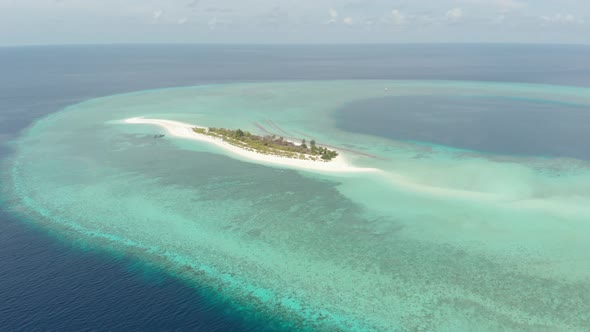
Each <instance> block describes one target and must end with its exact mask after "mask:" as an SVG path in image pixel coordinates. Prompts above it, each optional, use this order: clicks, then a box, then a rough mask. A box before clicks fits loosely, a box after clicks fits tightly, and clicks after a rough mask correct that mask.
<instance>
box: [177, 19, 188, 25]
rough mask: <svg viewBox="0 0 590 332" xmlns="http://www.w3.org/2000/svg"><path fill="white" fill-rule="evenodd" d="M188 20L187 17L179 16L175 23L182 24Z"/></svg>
mask: <svg viewBox="0 0 590 332" xmlns="http://www.w3.org/2000/svg"><path fill="white" fill-rule="evenodd" d="M187 21H188V19H187V18H186V17H183V18H179V19H178V21H176V23H178V24H179V25H183V24H185V23H186V22H187Z"/></svg>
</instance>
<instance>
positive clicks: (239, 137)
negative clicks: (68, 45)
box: [115, 117, 380, 173]
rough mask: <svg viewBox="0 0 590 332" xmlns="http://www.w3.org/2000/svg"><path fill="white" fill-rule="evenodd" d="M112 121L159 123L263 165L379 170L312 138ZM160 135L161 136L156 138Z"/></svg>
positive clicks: (318, 169) (166, 122)
mask: <svg viewBox="0 0 590 332" xmlns="http://www.w3.org/2000/svg"><path fill="white" fill-rule="evenodd" d="M115 122H116V123H124V124H136V125H138V124H143V125H155V126H159V127H161V128H163V129H165V130H166V132H167V134H169V135H170V137H174V138H181V139H189V140H194V141H199V142H203V143H207V144H210V145H212V146H216V147H218V148H220V149H222V150H223V151H225V152H226V154H227V155H228V156H230V157H232V158H236V159H240V160H242V161H248V162H253V163H257V164H262V165H266V166H279V167H287V168H295V169H299V170H305V171H314V172H323V173H326V172H328V173H365V172H380V170H379V169H376V168H368V167H356V166H353V165H351V164H349V163H348V162H347V160H346V158H344V156H343V155H342V152H340V151H335V150H332V149H329V148H327V147H325V146H319V145H317V144H316V142H315V141H309V144H308V142H307V141H305V140H301V141H300V142H293V141H289V139H285V138H281V137H277V136H276V135H272V134H271V135H266V136H258V135H254V134H252V133H248V132H246V131H244V130H241V129H236V130H228V129H221V128H207V127H202V126H198V125H195V124H191V123H185V122H180V121H175V120H168V119H150V118H144V117H134V118H128V119H125V120H123V121H115ZM159 135H162V134H159ZM159 135H157V136H159ZM165 137H169V136H168V135H166V136H165ZM162 138H164V136H162V137H161V138H160V139H162Z"/></svg>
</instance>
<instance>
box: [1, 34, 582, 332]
mask: <svg viewBox="0 0 590 332" xmlns="http://www.w3.org/2000/svg"><path fill="white" fill-rule="evenodd" d="M588 59H590V47H588V46H537V45H529V46H511V45H472V46H466V45H446V46H443V45H387V46H386V45H373V46H371V45H362V46H360V45H349V46H335V45H332V46H227V45H226V46H222V45H220V46H211V45H200V46H194V45H193V46H178V45H177V46H170V45H152V46H60V47H17V48H0V140H1V142H2V143H3V144H2V145H0V159H2V160H4V159H5V158H8V157H9V156H10V154H11V148H10V141H11V140H12V139H14V138H15V137H17V136H18V134H19V132H21V131H22V130H23V129H24V128H26V127H27V126H28V125H29V124H31V123H32V122H33V121H35V120H36V119H38V118H40V117H42V116H44V115H47V114H49V113H52V112H56V111H59V110H60V109H62V108H63V107H65V106H67V105H70V104H74V103H77V102H80V101H83V100H86V99H89V98H93V97H98V96H105V95H111V94H116V93H123V92H129V91H134V90H142V89H149V88H161V87H173V86H183V85H195V84H204V83H214V82H230V81H255V80H297V79H444V80H484V81H512V82H529V83H550V84H566V85H580V86H588V85H590V62H588ZM375 116H377V114H376V115H375ZM406 120H407V121H412V119H406ZM408 138H413V139H416V137H408ZM443 143H444V142H443ZM529 148H530V147H529ZM0 161H1V160H0ZM0 185H1V184H0ZM33 225H34V224H32V223H30V222H29V221H23V220H16V219H15V218H13V217H12V216H11V213H10V211H7V210H6V209H5V205H4V204H3V205H2V206H0V330H2V331H83V330H109V331H128V330H141V331H149V330H197V331H260V330H265V329H266V330H272V329H276V328H277V327H276V326H275V325H270V324H269V320H267V319H266V318H261V317H257V318H247V317H244V316H242V314H241V313H239V312H235V311H233V312H232V311H228V308H227V307H226V306H225V305H224V304H223V303H220V302H215V301H211V300H209V299H210V298H211V297H210V296H207V294H206V293H205V292H204V291H202V290H199V289H195V288H194V287H189V286H187V285H186V284H184V283H183V282H182V281H180V280H177V279H175V278H174V277H172V276H169V275H167V274H165V273H164V272H162V271H159V270H158V269H155V268H153V267H151V266H146V265H142V264H141V263H138V262H134V261H132V260H131V259H130V258H128V257H124V256H122V257H121V256H115V255H113V254H110V253H106V252H101V251H97V250H95V249H93V248H84V247H82V246H80V245H78V244H76V243H74V242H72V241H70V240H68V239H60V238H59V237H57V236H54V235H51V234H47V232H46V231H45V230H43V229H39V228H37V227H35V226H33Z"/></svg>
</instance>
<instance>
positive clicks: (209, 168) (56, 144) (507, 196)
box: [0, 45, 590, 331]
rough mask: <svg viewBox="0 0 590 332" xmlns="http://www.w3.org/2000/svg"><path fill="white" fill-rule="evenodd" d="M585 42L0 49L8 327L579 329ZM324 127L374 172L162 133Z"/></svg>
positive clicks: (584, 282)
mask: <svg viewBox="0 0 590 332" xmlns="http://www.w3.org/2000/svg"><path fill="white" fill-rule="evenodd" d="M589 56H590V47H586V46H537V45H530V46H514V45H471V46H466V45H387V46H383V45H346V46H344V45H339V46H338V45H336V46H302V45H301V46H229V45H226V46H221V45H217V46H213V45H200V46H170V45H153V46H79V47H73V46H71V47H70V46H60V47H19V48H0V71H1V72H2V73H3V76H2V79H0V138H1V139H2V142H3V144H2V146H1V147H0V149H1V150H0V156H1V158H2V160H1V167H2V168H1V172H2V173H0V176H1V177H0V180H1V181H2V188H0V195H1V202H2V205H1V208H2V210H1V211H0V213H1V214H0V237H1V240H0V280H2V281H1V282H0V298H2V299H5V300H3V301H0V326H2V327H3V330H9V331H13V330H14V331H17V330H19V331H20V330H53V331H63V330H97V329H100V330H130V329H138V330H200V331H226V330H233V331H248V330H250V331H261V330H304V329H307V330H335V329H337V330H474V329H481V330H499V329H502V330H542V329H547V330H583V329H584V328H586V327H587V326H589V324H590V320H589V319H590V318H589V315H588V312H590V307H589V303H590V282H589V276H590V269H589V268H588V266H590V265H588V264H586V263H587V262H588V261H590V256H588V254H587V253H588V252H589V251H588V249H589V248H588V246H589V245H588V244H587V238H588V235H590V225H588V223H587V220H590V208H588V206H590V204H588V203H590V190H589V189H588V183H590V175H589V174H590V172H589V169H590V168H589V165H588V160H589V157H590V153H589V152H588V151H589V149H587V143H586V142H587V139H588V137H587V136H588V132H589V131H588V130H587V127H588V126H587V125H586V124H587V123H588V121H587V120H588V116H587V114H586V112H588V110H589V109H588V108H589V107H590V106H589V105H590V89H588V88H587V86H589V85H590V65H589V64H588V62H587V59H588V57H589ZM131 116H150V117H160V118H167V119H174V120H181V121H186V122H190V123H195V124H202V125H207V126H219V127H224V126H225V127H238V126H240V127H242V128H244V129H248V130H251V131H257V130H261V129H260V128H265V129H266V130H269V131H273V132H276V133H277V134H281V135H284V136H289V137H294V138H300V137H308V138H315V139H316V140H318V142H320V143H326V144H330V145H334V146H337V147H340V148H344V149H347V150H349V151H350V154H349V155H347V158H348V159H349V160H350V161H351V162H352V163H353V164H355V165H360V166H368V167H375V168H378V169H380V170H382V172H381V173H379V174H378V175H362V176H352V175H345V176H342V175H339V176H337V175H332V174H317V173H309V172H301V171H295V170H289V169H283V168H273V167H266V166H264V165H259V164H253V163H249V162H247V161H244V160H237V159H235V158H233V157H232V156H231V155H227V154H224V153H223V152H222V151H218V150H216V149H215V148H214V147H210V146H207V145H202V144H197V143H194V142H187V141H182V140H175V139H172V138H169V137H166V138H165V139H161V140H159V139H158V140H157V139H154V138H153V135H154V134H157V133H161V132H162V130H161V129H159V128H156V127H151V126H137V125H123V124H120V123H119V122H118V120H121V119H124V118H126V117H131Z"/></svg>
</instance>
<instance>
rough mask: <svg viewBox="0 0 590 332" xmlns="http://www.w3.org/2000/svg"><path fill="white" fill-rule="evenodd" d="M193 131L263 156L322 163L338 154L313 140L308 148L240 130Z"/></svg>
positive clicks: (201, 129)
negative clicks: (319, 161)
mask: <svg viewBox="0 0 590 332" xmlns="http://www.w3.org/2000/svg"><path fill="white" fill-rule="evenodd" d="M193 131H194V132H196V133H199V134H204V135H209V136H212V137H216V138H220V139H222V140H223V141H225V142H227V143H230V144H232V145H235V146H237V147H240V148H243V149H246V150H249V151H255V152H258V153H263V154H269V155H276V156H281V157H288V158H295V159H306V160H323V161H330V160H332V159H334V158H335V157H336V156H338V152H336V151H334V150H330V149H328V148H325V147H321V146H318V145H316V142H315V141H314V140H311V141H309V146H308V144H307V142H306V141H305V139H303V140H302V141H301V144H295V143H293V142H290V141H287V140H285V139H284V138H283V137H277V136H276V135H265V136H259V135H254V134H252V133H250V132H247V131H243V130H241V129H237V130H231V129H225V128H193Z"/></svg>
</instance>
